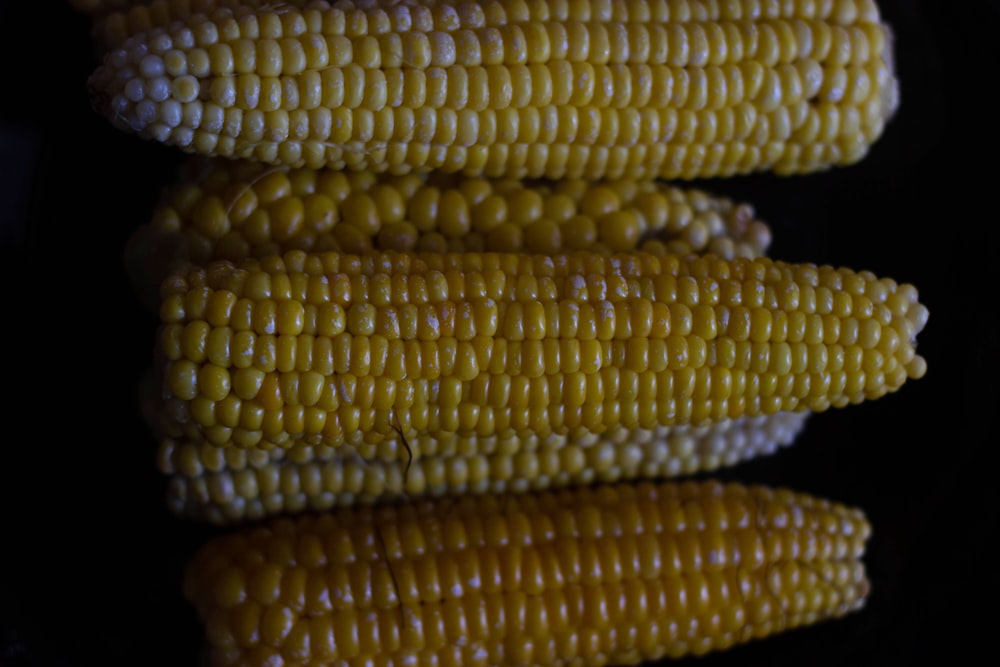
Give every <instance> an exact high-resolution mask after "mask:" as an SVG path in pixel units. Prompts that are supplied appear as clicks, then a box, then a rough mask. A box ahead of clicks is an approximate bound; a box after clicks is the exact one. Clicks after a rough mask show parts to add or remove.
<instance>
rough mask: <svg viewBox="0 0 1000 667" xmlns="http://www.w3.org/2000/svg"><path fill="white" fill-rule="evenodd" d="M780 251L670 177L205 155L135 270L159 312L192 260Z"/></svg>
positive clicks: (163, 203) (172, 192) (190, 165)
mask: <svg viewBox="0 0 1000 667" xmlns="http://www.w3.org/2000/svg"><path fill="white" fill-rule="evenodd" d="M770 241H771V236H770V230H769V228H768V226H767V225H766V224H765V223H764V222H762V221H760V220H758V219H756V217H755V215H754V210H753V208H752V207H751V206H750V205H749V204H745V203H734V202H732V201H731V200H729V199H727V198H725V197H722V196H717V195H714V194H710V193H707V192H705V191H703V190H699V189H694V188H681V187H677V186H673V185H669V184H666V183H662V182H657V181H614V182H608V183H592V182H588V181H581V180H562V181H555V182H525V181H518V180H511V179H485V178H478V177H464V176H458V175H453V174H451V175H448V174H438V173H435V174H407V175H402V176H394V175H390V174H378V175H377V174H372V173H370V172H345V171H335V170H314V169H308V168H297V169H292V168H287V167H270V166H268V165H264V164H261V163H258V162H248V161H243V160H226V159H221V158H216V159H211V160H206V159H201V158H198V157H196V158H193V159H191V160H189V161H186V162H185V163H184V164H183V165H182V167H181V169H180V172H179V174H178V179H177V180H176V182H174V183H172V184H171V185H170V186H169V187H167V188H165V189H164V192H163V193H162V195H161V200H160V202H159V205H158V206H157V207H156V208H155V210H154V211H153V214H152V216H151V220H150V221H149V223H148V224H145V225H143V226H141V227H139V228H138V229H137V230H136V232H135V233H134V234H133V235H132V237H131V238H130V239H129V243H128V246H127V248H126V263H127V266H128V267H129V273H130V275H131V277H132V281H133V285H134V286H135V288H136V290H137V292H138V293H139V294H140V295H141V296H142V298H143V301H144V303H147V304H149V305H150V307H153V308H155V307H157V306H158V301H159V294H158V287H159V285H160V283H161V282H162V281H163V279H164V278H166V277H167V275H169V274H170V273H171V272H173V271H176V270H178V269H179V268H181V267H183V266H185V265H187V264H195V265H204V264H207V263H209V262H211V261H214V260H218V259H227V260H233V261H238V260H241V259H245V258H248V257H263V256H265V255H280V254H282V253H284V252H287V251H289V250H310V251H326V250H332V251H341V252H350V253H361V252H367V251H370V250H373V249H375V250H417V251H426V252H446V251H447V252H462V251H471V252H481V251H504V252H519V251H524V252H532V253H546V254H551V253H554V252H561V251H566V250H577V249H587V250H595V251H602V252H611V251H613V250H623V251H624V250H635V249H641V250H644V251H646V252H652V253H654V254H659V255H663V254H666V253H668V252H669V253H675V254H684V253H687V252H697V253H706V252H711V253H714V254H716V255H720V256H722V257H725V258H732V257H738V256H740V257H751V256H759V255H762V254H764V252H765V251H766V250H767V247H768V245H769V244H770ZM154 304H155V305H154Z"/></svg>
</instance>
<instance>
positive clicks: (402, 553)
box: [184, 481, 870, 667]
mask: <svg viewBox="0 0 1000 667" xmlns="http://www.w3.org/2000/svg"><path fill="white" fill-rule="evenodd" d="M869 534H870V525H869V523H868V522H867V520H866V518H865V516H864V515H863V513H862V512H861V511H860V510H858V509H854V508H849V507H845V506H843V505H840V504H837V503H834V502H830V501H827V500H824V499H820V498H816V497H812V496H808V495H805V494H801V493H795V492H792V491H790V490H787V489H768V488H763V487H747V486H741V485H736V484H730V485H723V484H720V483H716V482H711V481H709V482H698V483H694V482H687V483H683V484H671V483H662V482H661V483H656V484H653V483H640V484H635V485H626V484H618V485H613V486H598V487H594V488H591V487H586V488H580V487H577V488H573V489H570V490H562V491H558V492H543V493H533V494H524V495H514V496H511V495H507V496H490V495H478V496H477V495H470V496H465V497H461V498H454V499H448V500H446V501H445V500H442V499H438V500H422V501H413V502H409V503H406V504H398V505H388V506H382V507H377V508H373V507H355V508H347V509H342V510H339V511H337V510H334V511H331V512H328V513H324V514H322V515H301V516H299V517H297V518H287V517H286V518H281V519H278V520H274V521H272V522H270V523H266V524H263V525H258V526H255V527H252V528H248V529H244V530H242V531H238V532H231V533H229V534H226V535H222V536H219V537H217V538H215V539H213V540H211V541H210V542H209V543H208V544H206V545H204V546H203V547H202V548H201V549H200V550H199V551H198V553H197V554H195V556H194V558H192V560H191V562H190V565H189V567H188V569H187V571H186V576H185V582H184V592H185V595H186V596H187V598H188V599H189V600H190V601H191V602H192V604H193V605H194V607H195V609H196V610H197V614H198V617H199V618H200V620H201V622H202V624H203V627H204V631H205V638H206V643H207V645H208V646H209V647H210V649H211V653H210V655H211V664H212V665H213V666H216V667H222V666H224V665H236V664H239V665H245V666H247V667H255V666H261V667H263V666H264V665H286V666H288V667H291V666H294V665H316V664H337V665H345V666H349V665H373V664H378V665H383V664H384V665H388V664H420V665H465V666H468V667H472V666H476V667H498V666H503V665H529V664H530V665H557V664H586V665H593V666H602V665H626V664H638V663H639V662H641V661H643V660H655V659H658V658H661V657H675V658H676V657H681V656H685V655H702V654H705V653H708V652H711V651H717V650H723V649H726V648H729V647H732V646H736V645H739V644H742V643H744V642H748V641H751V640H754V639H759V638H763V637H768V636H771V635H774V634H777V633H781V632H784V631H787V630H789V629H792V628H796V627H799V626H803V625H810V624H814V623H818V622H821V621H825V620H827V619H831V618H836V617H840V616H843V615H845V614H848V613H850V612H853V611H856V610H858V609H860V608H862V607H863V605H864V603H865V600H866V597H867V595H868V591H869V583H868V580H867V578H866V573H865V566H864V562H863V560H862V558H863V556H864V553H865V545H866V541H867V539H868V536H869Z"/></svg>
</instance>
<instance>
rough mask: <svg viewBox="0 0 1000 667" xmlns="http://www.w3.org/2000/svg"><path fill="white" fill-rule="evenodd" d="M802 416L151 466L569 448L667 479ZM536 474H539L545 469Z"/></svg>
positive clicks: (601, 465)
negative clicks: (650, 469)
mask: <svg viewBox="0 0 1000 667" xmlns="http://www.w3.org/2000/svg"><path fill="white" fill-rule="evenodd" d="M807 417H808V414H807V413H794V412H793V413H778V414H775V415H765V416H761V417H755V418H749V417H748V418H743V419H738V420H732V421H724V422H721V423H718V424H710V425H707V426H703V427H696V428H695V427H683V426H679V427H658V428H654V429H634V430H629V429H625V428H609V429H608V430H607V431H606V432H605V433H604V434H601V435H598V434H596V433H592V432H582V433H572V434H569V435H568V436H555V435H552V436H549V437H544V438H543V437H539V436H537V435H529V436H526V437H516V436H513V435H510V434H494V435H487V436H471V437H469V436H460V435H458V434H447V433H441V434H437V435H426V434H423V435H419V434H412V435H411V436H410V437H408V438H406V439H405V444H404V439H403V438H402V437H397V438H395V439H386V440H384V441H383V442H381V443H379V446H378V447H377V448H376V449H375V450H374V451H373V452H370V453H369V452H365V453H364V454H365V455H363V454H362V453H361V452H360V451H357V450H354V448H353V447H352V446H351V445H347V444H345V445H343V446H342V447H337V448H334V447H328V446H315V447H314V446H311V445H304V444H303V445H298V446H294V447H291V448H289V449H287V450H285V449H271V450H266V449H244V448H231V447H230V448H219V447H213V446H209V445H205V444H204V443H194V442H181V441H176V440H174V439H171V438H165V439H163V440H161V442H160V445H159V447H158V452H157V465H158V468H159V469H160V471H161V472H163V473H164V474H166V475H181V476H185V477H197V476H201V475H204V474H208V473H219V472H223V471H230V472H235V471H240V470H245V469H262V468H265V467H273V466H278V467H286V466H289V467H295V466H302V465H305V464H313V463H322V462H330V461H334V460H335V459H336V460H338V461H341V462H342V464H343V465H353V464H355V463H357V464H362V465H365V464H369V463H371V464H372V465H375V464H377V462H380V461H400V460H403V459H406V460H410V459H412V458H414V457H415V458H427V459H430V460H439V461H443V460H446V459H447V458H449V457H459V458H471V457H474V456H490V457H497V458H499V459H501V460H506V459H511V457H513V456H514V455H516V454H519V453H521V452H531V453H534V454H535V455H537V456H549V457H550V456H553V455H555V452H559V451H561V450H562V449H564V448H566V447H575V448H579V450H580V451H582V452H584V453H585V455H586V457H587V464H586V468H587V469H590V470H593V471H595V472H596V473H599V474H603V473H606V472H609V471H611V472H614V471H620V470H625V469H628V470H635V469H636V467H637V466H649V465H650V464H653V465H658V466H664V467H662V468H661V470H662V471H664V472H665V473H666V474H668V475H670V476H674V475H677V474H679V473H680V472H681V471H688V472H692V471H694V470H695V469H700V468H701V467H702V465H703V464H702V462H703V461H706V460H709V459H711V461H712V464H711V467H716V466H717V465H721V464H723V463H727V462H731V461H733V460H737V459H740V458H743V457H749V456H752V455H755V454H758V453H769V452H771V451H773V450H774V449H776V448H777V447H779V446H782V445H786V444H789V443H791V442H792V441H793V440H794V438H795V437H796V435H797V433H798V432H799V431H800V430H801V429H802V427H803V426H804V424H805V421H806V419H807ZM559 456H560V457H561V456H564V455H563V454H559ZM565 456H570V455H569V454H567V455H565ZM720 457H721V458H720ZM373 462H375V463H373ZM561 466H562V469H570V468H572V466H570V464H569V463H568V462H567V461H566V460H563V461H562V462H561ZM542 468H543V469H545V468H544V465H543V466H542ZM546 474H549V473H546ZM650 474H652V473H650ZM504 479H507V478H504ZM432 486H439V484H437V483H435V484H432ZM397 490H399V489H397Z"/></svg>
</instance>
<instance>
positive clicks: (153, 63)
mask: <svg viewBox="0 0 1000 667" xmlns="http://www.w3.org/2000/svg"><path fill="white" fill-rule="evenodd" d="M139 71H140V72H141V73H142V75H143V76H144V77H147V78H149V79H152V78H153V77H156V76H163V58H161V57H160V56H157V55H149V56H146V57H145V58H143V59H142V60H141V61H140V62H139Z"/></svg>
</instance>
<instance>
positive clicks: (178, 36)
mask: <svg viewBox="0 0 1000 667" xmlns="http://www.w3.org/2000/svg"><path fill="white" fill-rule="evenodd" d="M174 46H175V47H176V48H178V49H190V48H191V47H192V46H194V33H193V32H191V29H190V28H181V29H180V30H177V31H175V32H174Z"/></svg>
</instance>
